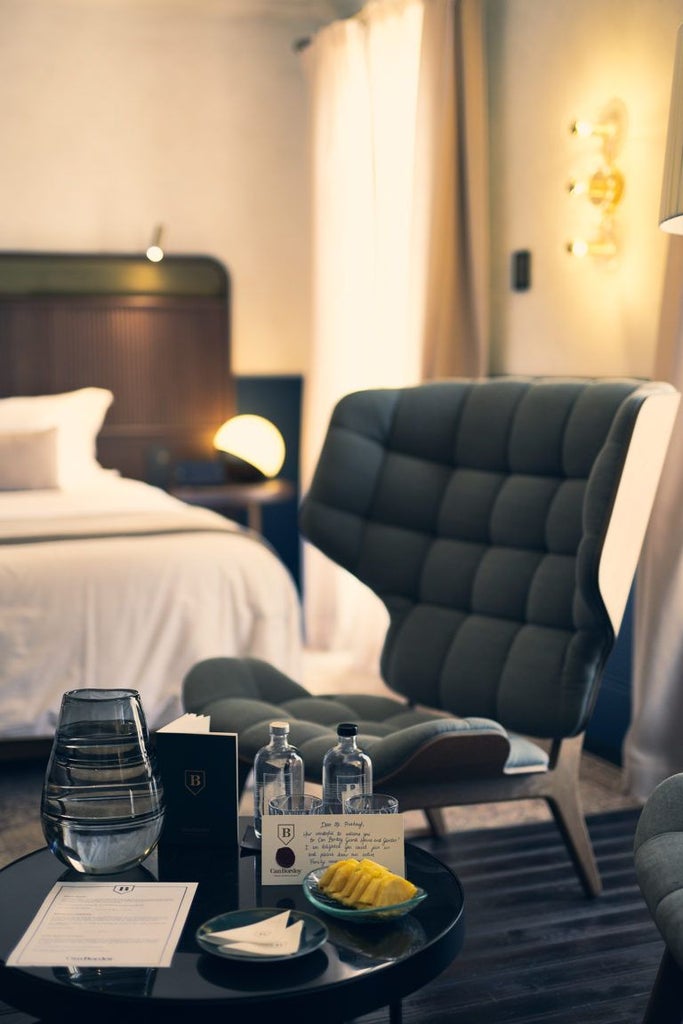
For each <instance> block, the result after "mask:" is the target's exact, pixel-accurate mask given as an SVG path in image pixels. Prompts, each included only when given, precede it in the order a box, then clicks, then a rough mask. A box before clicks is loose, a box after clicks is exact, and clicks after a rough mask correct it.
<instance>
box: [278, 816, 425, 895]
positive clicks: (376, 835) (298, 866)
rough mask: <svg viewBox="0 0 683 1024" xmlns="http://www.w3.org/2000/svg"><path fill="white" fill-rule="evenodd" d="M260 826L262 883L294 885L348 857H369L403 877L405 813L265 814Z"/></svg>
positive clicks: (359, 858)
mask: <svg viewBox="0 0 683 1024" xmlns="http://www.w3.org/2000/svg"><path fill="white" fill-rule="evenodd" d="M262 828H263V834H262V837H261V883H262V884H263V885H292V884H294V883H297V882H301V881H302V880H303V878H304V877H305V876H306V875H307V874H308V872H309V871H313V870H314V869H315V868H324V867H327V865H328V864H332V863H333V861H335V860H343V859H345V858H347V857H356V858H357V859H358V860H361V859H362V858H363V857H368V858H369V859H370V860H374V861H377V863H378V864H383V865H384V867H386V868H388V869H389V870H390V871H394V872H395V873H396V874H399V875H403V873H404V868H405V859H404V853H403V815H402V814H363V815H358V814H356V815H346V814H320V815H318V814H301V815H291V816H287V815H277V814H267V815H264V817H263V821H262Z"/></svg>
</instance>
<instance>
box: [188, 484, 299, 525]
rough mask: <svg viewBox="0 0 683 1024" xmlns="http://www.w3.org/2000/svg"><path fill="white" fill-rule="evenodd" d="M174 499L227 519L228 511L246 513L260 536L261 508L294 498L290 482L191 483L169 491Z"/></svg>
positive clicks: (248, 521) (292, 486)
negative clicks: (213, 512) (209, 510)
mask: <svg viewBox="0 0 683 1024" xmlns="http://www.w3.org/2000/svg"><path fill="white" fill-rule="evenodd" d="M169 491H170V493H171V494H172V495H173V497H174V498H179V499H180V500H181V501H186V502H187V503H188V505H201V506H202V507H203V508H211V509H213V510H214V511H216V512H220V513H221V515H225V516H227V517H228V518H230V513H231V512H244V511H246V513H247V525H248V526H249V527H250V529H252V530H256V531H257V533H262V532H263V529H262V526H263V523H262V509H263V506H264V505H274V504H276V503H278V502H281V501H289V500H290V499H291V498H294V497H296V487H295V486H294V484H293V483H292V482H291V480H281V479H277V480H263V481H259V482H258V483H253V484H251V483H248V484H230V483H227V484H205V485H201V484H194V485H189V484H185V485H179V486H176V487H171V488H169Z"/></svg>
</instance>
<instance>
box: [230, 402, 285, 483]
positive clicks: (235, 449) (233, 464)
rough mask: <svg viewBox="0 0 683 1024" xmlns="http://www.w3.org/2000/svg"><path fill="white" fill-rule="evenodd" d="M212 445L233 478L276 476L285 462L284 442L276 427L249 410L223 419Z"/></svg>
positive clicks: (248, 478) (238, 479)
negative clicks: (223, 421)
mask: <svg viewBox="0 0 683 1024" xmlns="http://www.w3.org/2000/svg"><path fill="white" fill-rule="evenodd" d="M213 446H214V448H216V449H217V450H218V451H219V452H220V453H221V455H222V457H223V459H224V460H225V470H226V476H227V477H228V479H230V480H234V481H242V482H253V481H256V480H263V479H264V478H270V477H274V476H277V474H278V473H279V472H280V470H281V469H282V465H283V463H284V461H285V442H284V439H283V437H282V434H281V433H280V431H279V430H278V428H277V427H276V426H275V424H274V423H271V422H270V420H267V419H265V418H264V417H263V416H254V415H252V414H251V413H244V414H242V415H240V416H233V417H232V419H229V420H226V421H225V423H223V424H222V426H220V427H219V428H218V430H217V431H216V433H215V434H214V438H213Z"/></svg>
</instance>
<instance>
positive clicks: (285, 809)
mask: <svg viewBox="0 0 683 1024" xmlns="http://www.w3.org/2000/svg"><path fill="white" fill-rule="evenodd" d="M322 803H323V802H322V800H321V799H320V797H319V796H313V794H311V793H294V794H291V795H290V796H274V797H273V799H272V800H271V801H270V804H269V807H270V813H271V814H317V813H318V812H319V810H320V808H321V807H322Z"/></svg>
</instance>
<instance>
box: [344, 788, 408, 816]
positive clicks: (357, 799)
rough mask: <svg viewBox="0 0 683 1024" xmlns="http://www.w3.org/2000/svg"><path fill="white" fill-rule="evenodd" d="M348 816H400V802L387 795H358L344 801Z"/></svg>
mask: <svg viewBox="0 0 683 1024" xmlns="http://www.w3.org/2000/svg"><path fill="white" fill-rule="evenodd" d="M344 812H345V813H346V814H398V800H397V799H396V797H395V796H389V795H388V794H387V793H358V794H356V796H349V797H347V798H346V800H344Z"/></svg>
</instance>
